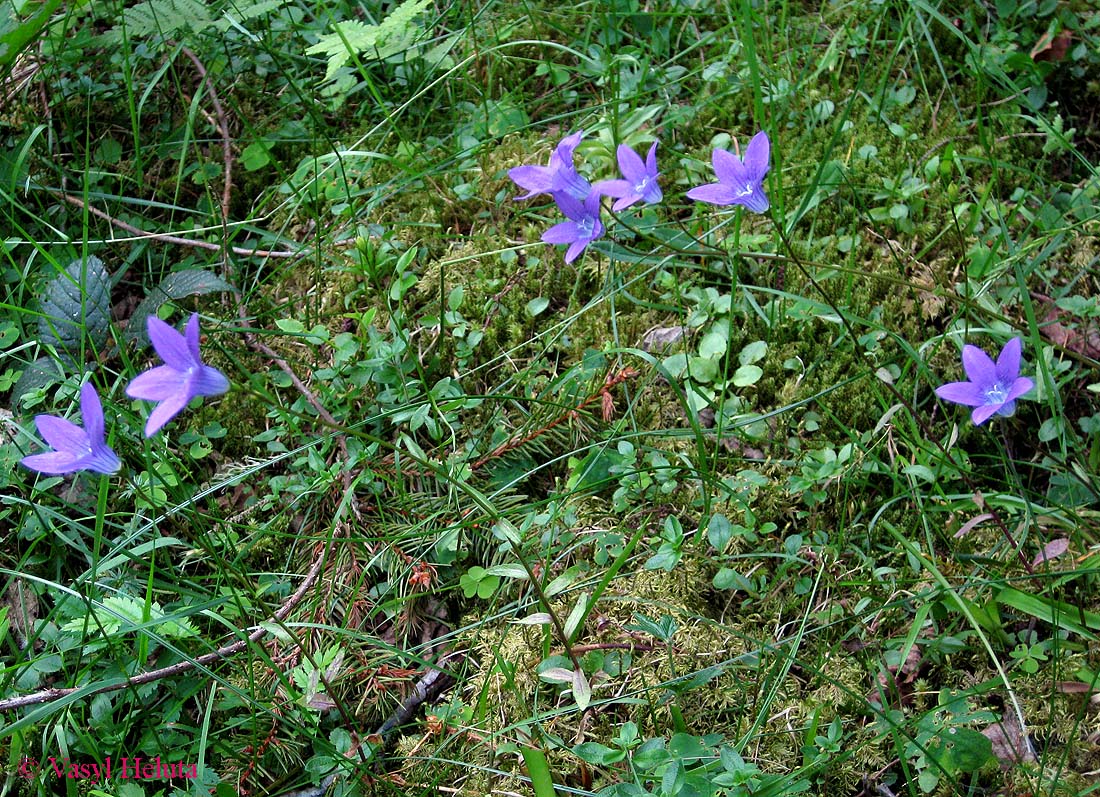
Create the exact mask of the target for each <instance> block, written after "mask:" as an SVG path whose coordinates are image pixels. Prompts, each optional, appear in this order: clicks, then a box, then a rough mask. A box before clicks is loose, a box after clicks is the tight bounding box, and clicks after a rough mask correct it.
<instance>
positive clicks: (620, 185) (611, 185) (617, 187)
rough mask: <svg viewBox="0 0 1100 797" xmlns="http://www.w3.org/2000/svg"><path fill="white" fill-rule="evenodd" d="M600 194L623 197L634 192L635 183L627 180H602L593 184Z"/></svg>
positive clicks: (593, 188) (594, 189)
mask: <svg viewBox="0 0 1100 797" xmlns="http://www.w3.org/2000/svg"><path fill="white" fill-rule="evenodd" d="M592 190H593V191H596V192H597V193H599V195H600V196H610V197H615V198H621V197H624V196H630V195H631V194H633V193H634V185H633V183H630V182H629V181H627V180H601V181H600V182H598V183H596V184H594V185H593V186H592Z"/></svg>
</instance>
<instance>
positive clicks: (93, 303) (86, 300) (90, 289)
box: [38, 256, 111, 358]
mask: <svg viewBox="0 0 1100 797" xmlns="http://www.w3.org/2000/svg"><path fill="white" fill-rule="evenodd" d="M39 309H40V311H41V313H42V315H41V316H40V317H39V319H38V337H39V339H40V340H41V341H42V342H43V343H45V344H47V345H50V346H53V347H54V348H55V349H57V350H58V351H59V352H62V353H64V354H67V355H69V356H70V357H74V358H76V357H78V356H79V354H80V351H81V344H82V343H83V342H84V340H85V336H87V341H88V345H89V346H90V347H91V348H92V349H93V350H95V349H99V348H102V346H103V344H105V343H106V342H107V334H108V332H109V328H110V323H111V277H110V275H109V274H108V273H107V269H106V267H104V265H103V261H102V260H100V259H99V258H98V257H94V256H91V257H89V258H88V259H87V260H83V259H81V260H74V261H73V262H72V263H70V264H69V265H68V266H66V267H65V270H64V271H62V272H61V273H60V274H58V275H57V276H56V277H54V278H53V279H52V280H50V281H49V282H48V283H47V284H46V288H45V290H44V291H43V292H42V298H41V300H40V302H39Z"/></svg>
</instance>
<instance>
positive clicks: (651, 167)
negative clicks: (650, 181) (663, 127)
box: [645, 141, 660, 178]
mask: <svg viewBox="0 0 1100 797" xmlns="http://www.w3.org/2000/svg"><path fill="white" fill-rule="evenodd" d="M657 144H658V142H656V141H654V142H653V146H651V147H650V148H649V152H648V153H646V156H645V171H646V174H648V175H649V176H650V177H653V178H656V177H657V175H658V174H660V172H658V171H657Z"/></svg>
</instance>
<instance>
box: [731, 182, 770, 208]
mask: <svg viewBox="0 0 1100 797" xmlns="http://www.w3.org/2000/svg"><path fill="white" fill-rule="evenodd" d="M737 202H738V204H741V205H744V206H745V207H746V208H748V209H749V210H751V211H752V212H753V213H767V212H768V208H769V207H770V206H771V205H770V203H769V202H768V197H767V195H766V194H765V193H764V189H762V188H761V187H760V185H759V183H757V184H755V185H753V186H752V190H751V191H749V192H748V193H747V194H743V195H742V196H739V197H737Z"/></svg>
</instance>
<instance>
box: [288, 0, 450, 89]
mask: <svg viewBox="0 0 1100 797" xmlns="http://www.w3.org/2000/svg"><path fill="white" fill-rule="evenodd" d="M429 5H431V0H405V2H404V3H402V4H401V5H399V6H398V7H397V8H395V9H394V10H393V11H391V12H390V13H389V14H388V15H387V16H386V18H385V19H383V20H382V21H381V22H379V23H378V24H377V25H366V24H364V23H362V22H360V21H358V20H354V19H349V20H344V21H343V22H337V23H336V25H335V26H334V27H335V30H334V31H333V32H332V33H326V34H325V35H324V36H322V37H321V38H320V39H319V40H318V42H317V43H316V44H314V45H313V46H311V47H310V48H309V49H307V50H306V53H308V54H309V55H325V56H328V69H327V70H326V71H325V80H326V81H328V80H332V79H333V77H334V76H335V75H336V73H337V72H338V71H339V70H340V68H341V67H343V66H344V65H345V64H347V62H348V61H350V60H351V57H352V55H363V56H364V57H366V58H368V59H370V60H381V59H383V58H388V57H389V56H391V55H394V54H395V53H398V52H400V51H401V50H402V49H403V48H404V47H405V46H406V43H407V41H408V39H409V38H411V37H412V36H415V34H416V32H417V28H416V26H415V22H416V18H417V17H418V16H419V15H420V14H423V13H424V12H425V11H426V10H427V8H428V6H429Z"/></svg>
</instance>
